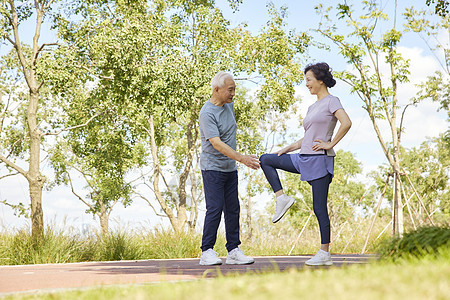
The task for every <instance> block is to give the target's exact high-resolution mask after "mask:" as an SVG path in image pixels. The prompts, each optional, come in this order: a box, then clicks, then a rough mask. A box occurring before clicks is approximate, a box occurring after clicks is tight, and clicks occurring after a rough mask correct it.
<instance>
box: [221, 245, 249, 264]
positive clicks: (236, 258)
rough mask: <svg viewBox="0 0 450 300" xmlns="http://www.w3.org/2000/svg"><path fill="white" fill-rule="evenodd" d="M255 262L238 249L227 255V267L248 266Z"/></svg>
mask: <svg viewBox="0 0 450 300" xmlns="http://www.w3.org/2000/svg"><path fill="white" fill-rule="evenodd" d="M254 262H255V260H254V259H253V258H251V257H248V256H246V255H245V254H244V253H243V252H242V250H241V249H239V247H236V248H234V249H233V250H231V251H230V252H228V255H227V261H226V264H227V265H249V264H252V263H254Z"/></svg>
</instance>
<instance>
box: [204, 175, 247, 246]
mask: <svg viewBox="0 0 450 300" xmlns="http://www.w3.org/2000/svg"><path fill="white" fill-rule="evenodd" d="M202 177H203V188H204V191H205V202H206V215H205V223H204V225H203V237H202V247H201V248H202V251H206V250H208V249H209V248H214V245H215V244H216V239H217V230H218V229H219V224H220V220H221V217H222V212H223V216H224V219H225V236H226V239H227V243H226V245H225V246H226V248H227V250H228V251H231V250H233V249H234V248H236V247H237V246H239V245H240V244H241V241H240V239H239V214H240V206H239V197H238V173H237V171H234V172H220V171H211V170H208V171H204V170H202Z"/></svg>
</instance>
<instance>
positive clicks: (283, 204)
mask: <svg viewBox="0 0 450 300" xmlns="http://www.w3.org/2000/svg"><path fill="white" fill-rule="evenodd" d="M294 203H295V200H294V198H292V197H290V196H286V195H285V194H283V195H281V196H279V197H277V204H276V207H275V214H274V215H273V218H272V223H276V222H278V221H279V220H280V219H281V218H282V217H283V216H284V214H285V213H286V212H287V210H288V209H289V207H291V206H292V204H294Z"/></svg>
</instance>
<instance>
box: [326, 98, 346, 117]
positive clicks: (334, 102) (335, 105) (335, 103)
mask: <svg viewBox="0 0 450 300" xmlns="http://www.w3.org/2000/svg"><path fill="white" fill-rule="evenodd" d="M328 109H329V110H330V113H332V114H334V113H335V112H336V111H337V110H338V109H344V107H342V104H341V101H340V100H339V98H338V97H332V98H331V100H330V103H329V104H328Z"/></svg>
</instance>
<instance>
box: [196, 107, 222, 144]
mask: <svg viewBox="0 0 450 300" xmlns="http://www.w3.org/2000/svg"><path fill="white" fill-rule="evenodd" d="M199 123H200V127H201V128H202V130H203V133H204V135H205V139H206V140H209V139H210V138H213V137H216V136H220V134H219V128H218V127H217V122H216V120H215V118H214V116H213V115H212V114H208V113H203V114H200V116H199Z"/></svg>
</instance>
